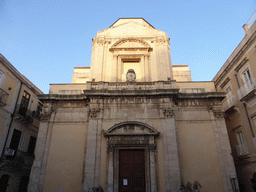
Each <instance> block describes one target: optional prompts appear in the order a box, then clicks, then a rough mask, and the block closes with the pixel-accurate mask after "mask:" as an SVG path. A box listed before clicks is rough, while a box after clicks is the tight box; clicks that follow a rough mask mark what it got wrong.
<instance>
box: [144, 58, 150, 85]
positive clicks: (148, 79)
mask: <svg viewBox="0 0 256 192" xmlns="http://www.w3.org/2000/svg"><path fill="white" fill-rule="evenodd" d="M148 57H149V55H145V77H146V78H145V81H146V82H149V81H150V71H149V66H148V65H149V62H148Z"/></svg>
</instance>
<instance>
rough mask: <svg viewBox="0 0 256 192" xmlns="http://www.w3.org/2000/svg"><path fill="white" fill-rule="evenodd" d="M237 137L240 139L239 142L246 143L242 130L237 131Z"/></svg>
mask: <svg viewBox="0 0 256 192" xmlns="http://www.w3.org/2000/svg"><path fill="white" fill-rule="evenodd" d="M237 139H238V143H239V144H243V143H245V140H244V134H243V132H242V131H238V132H237Z"/></svg>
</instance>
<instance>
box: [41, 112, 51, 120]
mask: <svg viewBox="0 0 256 192" xmlns="http://www.w3.org/2000/svg"><path fill="white" fill-rule="evenodd" d="M51 115H52V112H48V113H42V114H41V117H40V120H41V121H49V120H50V118H51Z"/></svg>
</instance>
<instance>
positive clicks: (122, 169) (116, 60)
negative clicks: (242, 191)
mask: <svg viewBox="0 0 256 192" xmlns="http://www.w3.org/2000/svg"><path fill="white" fill-rule="evenodd" d="M169 41H170V39H169V37H168V36H167V35H166V33H165V32H163V31H159V30H157V29H155V28H154V27H153V26H152V25H150V24H149V23H148V22H147V21H145V20H144V19H142V18H122V19H118V20H117V21H116V22H115V23H114V24H113V25H111V26H110V27H109V28H108V29H105V30H102V31H99V32H98V33H97V36H96V37H95V38H93V45H92V58H91V66H90V67H76V68H75V70H74V73H73V79H72V83H71V84H51V86H50V92H49V94H46V95H40V96H39V98H40V100H41V101H42V102H43V103H44V106H43V111H42V114H41V123H40V128H39V133H38V139H37V146H36V152H35V153H36V158H35V161H34V164H33V167H32V171H31V175H30V183H29V191H44V192H46V191H93V190H94V189H95V187H99V186H101V187H102V188H103V190H104V191H115V192H117V191H141V192H142V191H147V192H149V191H151V192H156V191H168V192H171V191H180V187H181V183H182V182H183V183H187V182H188V181H189V182H192V183H193V182H194V181H198V182H199V183H200V184H201V185H202V188H201V191H235V190H236V189H238V186H237V181H236V172H235V168H234V163H233V160H232V157H231V154H230V153H231V149H230V145H229V141H228V136H227V130H226V125H225V121H224V118H223V113H222V111H221V109H222V106H221V101H222V100H223V98H224V97H225V93H224V92H217V91H216V89H215V86H214V83H213V82H192V81H191V75H190V71H189V69H188V66H172V64H171V57H170V44H169Z"/></svg>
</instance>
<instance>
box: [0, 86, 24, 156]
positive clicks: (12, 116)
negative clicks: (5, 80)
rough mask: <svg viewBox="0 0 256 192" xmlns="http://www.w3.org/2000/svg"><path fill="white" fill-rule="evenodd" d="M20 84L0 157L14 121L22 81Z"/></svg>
mask: <svg viewBox="0 0 256 192" xmlns="http://www.w3.org/2000/svg"><path fill="white" fill-rule="evenodd" d="M20 83H21V84H20V88H19V92H18V95H17V98H16V103H15V106H14V110H13V113H12V114H11V122H10V125H9V128H8V132H7V135H6V139H5V142H4V146H3V151H2V154H1V157H3V155H4V151H5V147H6V144H7V140H8V137H9V134H10V130H11V126H12V122H13V119H14V114H15V111H16V108H17V105H18V100H19V96H20V92H21V88H22V85H23V83H22V81H21V82H20Z"/></svg>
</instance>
